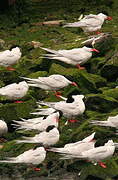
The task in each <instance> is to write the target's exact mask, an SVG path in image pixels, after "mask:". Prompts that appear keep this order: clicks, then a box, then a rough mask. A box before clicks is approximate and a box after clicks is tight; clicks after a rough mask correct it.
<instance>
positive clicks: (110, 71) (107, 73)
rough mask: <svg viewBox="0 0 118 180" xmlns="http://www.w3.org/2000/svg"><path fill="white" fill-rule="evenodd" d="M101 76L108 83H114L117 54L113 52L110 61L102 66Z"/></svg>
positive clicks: (116, 70) (117, 73)
mask: <svg viewBox="0 0 118 180" xmlns="http://www.w3.org/2000/svg"><path fill="white" fill-rule="evenodd" d="M117 51H118V50H117ZM101 76H103V77H105V78H106V79H107V80H108V81H116V79H117V78H118V52H115V53H114V55H113V56H112V57H111V59H109V60H108V61H107V62H106V64H105V65H104V66H103V68H102V69H101Z"/></svg>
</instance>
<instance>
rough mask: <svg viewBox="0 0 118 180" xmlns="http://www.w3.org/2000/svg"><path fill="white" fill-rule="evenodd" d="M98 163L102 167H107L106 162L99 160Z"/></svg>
mask: <svg viewBox="0 0 118 180" xmlns="http://www.w3.org/2000/svg"><path fill="white" fill-rule="evenodd" d="M98 164H99V165H100V166H101V167H102V168H107V166H106V164H104V163H103V162H98Z"/></svg>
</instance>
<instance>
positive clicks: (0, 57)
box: [0, 47, 22, 70]
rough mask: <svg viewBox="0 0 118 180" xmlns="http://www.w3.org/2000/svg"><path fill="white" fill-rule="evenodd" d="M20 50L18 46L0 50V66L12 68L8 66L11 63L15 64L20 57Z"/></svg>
mask: <svg viewBox="0 0 118 180" xmlns="http://www.w3.org/2000/svg"><path fill="white" fill-rule="evenodd" d="M21 55H22V53H21V51H20V48H19V47H16V48H13V49H12V50H11V51H10V50H5V51H2V52H0V66H4V67H7V69H8V70H14V69H13V68H10V66H11V65H14V64H16V63H17V62H18V61H19V59H20V58H21Z"/></svg>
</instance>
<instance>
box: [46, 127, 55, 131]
mask: <svg viewBox="0 0 118 180" xmlns="http://www.w3.org/2000/svg"><path fill="white" fill-rule="evenodd" d="M54 128H55V126H54V125H51V126H48V127H47V128H46V132H49V131H51V130H52V129H54Z"/></svg>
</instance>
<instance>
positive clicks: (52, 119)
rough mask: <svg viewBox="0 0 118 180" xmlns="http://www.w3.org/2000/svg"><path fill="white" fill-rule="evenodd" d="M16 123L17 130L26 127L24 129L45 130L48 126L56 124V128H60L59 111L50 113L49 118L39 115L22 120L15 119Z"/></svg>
mask: <svg viewBox="0 0 118 180" xmlns="http://www.w3.org/2000/svg"><path fill="white" fill-rule="evenodd" d="M13 121H14V122H15V123H16V124H14V125H15V127H17V130H19V129H24V130H33V129H35V130H38V131H45V130H46V129H47V127H48V126H52V125H54V126H55V127H56V128H58V124H59V122H58V121H59V112H56V113H53V114H50V115H49V116H48V117H47V118H45V119H44V117H38V118H33V119H27V120H26V119H21V121H15V120H13Z"/></svg>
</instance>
